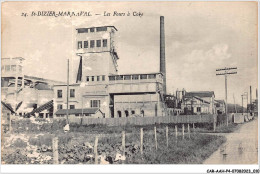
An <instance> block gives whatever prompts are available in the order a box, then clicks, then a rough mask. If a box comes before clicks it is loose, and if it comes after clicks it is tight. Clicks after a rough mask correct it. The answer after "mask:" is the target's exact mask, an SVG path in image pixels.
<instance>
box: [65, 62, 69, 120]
mask: <svg viewBox="0 0 260 174" xmlns="http://www.w3.org/2000/svg"><path fill="white" fill-rule="evenodd" d="M69 61H70V60H69V59H68V67H67V111H66V115H67V124H69V82H70V80H69V78H70V76H69V72H70V70H69V68H70V62H69Z"/></svg>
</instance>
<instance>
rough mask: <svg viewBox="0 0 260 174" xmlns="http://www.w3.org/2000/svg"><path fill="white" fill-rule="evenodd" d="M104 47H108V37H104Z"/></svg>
mask: <svg viewBox="0 0 260 174" xmlns="http://www.w3.org/2000/svg"><path fill="white" fill-rule="evenodd" d="M103 47H107V39H103Z"/></svg>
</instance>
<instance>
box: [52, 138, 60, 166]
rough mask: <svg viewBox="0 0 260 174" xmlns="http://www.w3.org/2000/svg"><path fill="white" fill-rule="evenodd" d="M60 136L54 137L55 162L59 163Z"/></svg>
mask: <svg viewBox="0 0 260 174" xmlns="http://www.w3.org/2000/svg"><path fill="white" fill-rule="evenodd" d="M58 141H59V140H58V137H54V138H52V152H53V164H59V151H58Z"/></svg>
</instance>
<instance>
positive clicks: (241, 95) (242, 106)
mask: <svg viewBox="0 0 260 174" xmlns="http://www.w3.org/2000/svg"><path fill="white" fill-rule="evenodd" d="M241 97H242V115H243V113H244V107H243V103H244V101H243V97H244V95H241Z"/></svg>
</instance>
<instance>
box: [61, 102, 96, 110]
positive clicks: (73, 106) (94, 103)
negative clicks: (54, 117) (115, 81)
mask: <svg viewBox="0 0 260 174" xmlns="http://www.w3.org/2000/svg"><path fill="white" fill-rule="evenodd" d="M90 107H91V108H100V100H90ZM57 109H58V110H60V109H63V105H62V104H58V105H57ZM69 109H75V105H69Z"/></svg>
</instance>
